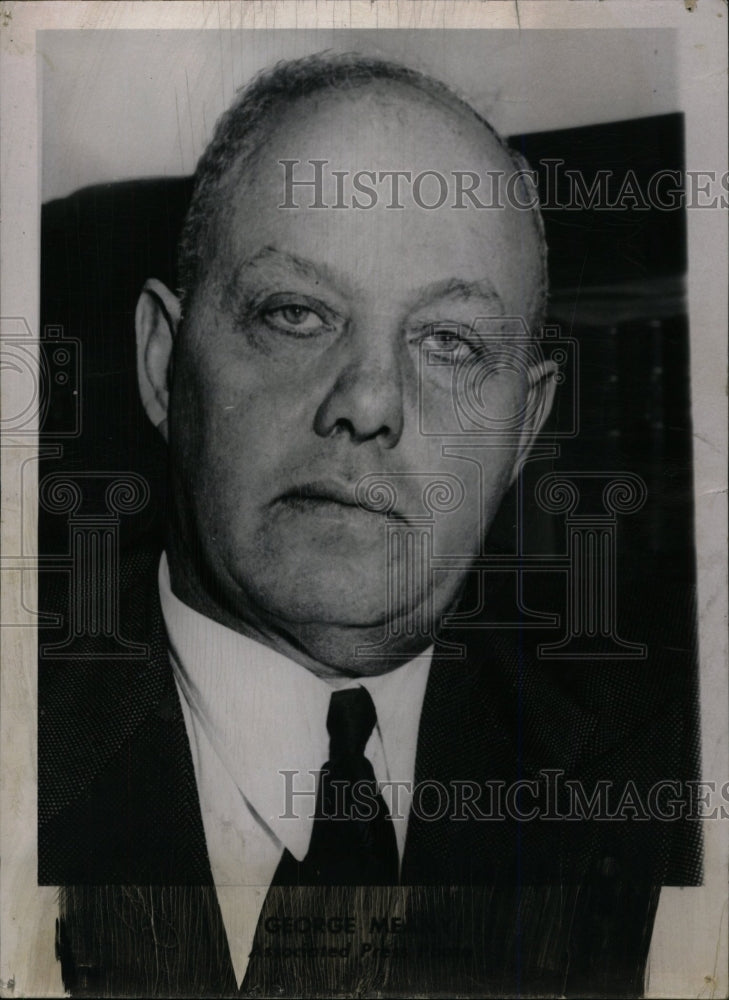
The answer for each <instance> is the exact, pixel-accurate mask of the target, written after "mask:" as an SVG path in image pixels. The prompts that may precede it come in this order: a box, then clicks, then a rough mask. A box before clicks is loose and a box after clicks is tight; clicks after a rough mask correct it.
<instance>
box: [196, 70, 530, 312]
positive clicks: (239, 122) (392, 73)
mask: <svg viewBox="0 0 729 1000" xmlns="http://www.w3.org/2000/svg"><path fill="white" fill-rule="evenodd" d="M375 81H386V82H390V83H395V84H401V85H404V86H407V87H410V88H411V89H413V90H415V91H417V92H420V93H421V94H423V95H425V96H426V97H428V98H429V99H430V100H432V101H434V102H436V103H438V104H440V105H441V106H445V107H446V108H449V109H450V110H452V111H454V112H456V113H460V114H464V115H466V116H467V117H470V118H472V119H475V120H476V121H477V122H478V123H479V124H480V125H482V126H483V128H485V129H486V131H487V132H488V134H489V135H490V136H491V137H492V139H494V140H495V141H496V143H497V144H498V145H499V146H500V147H501V149H502V150H503V151H504V153H505V154H506V156H507V157H508V158H509V159H510V160H511V162H512V163H513V165H514V170H515V172H516V173H518V174H519V176H520V180H521V183H526V181H525V180H524V178H526V177H528V174H529V166H528V164H527V162H526V160H525V159H524V158H523V157H522V156H521V155H520V154H519V153H517V152H516V151H515V150H513V149H512V148H511V147H510V146H509V145H508V144H507V143H506V142H505V141H504V139H503V138H502V137H501V136H500V135H499V134H498V132H497V131H496V130H495V129H494V128H493V126H492V125H491V124H490V122H488V121H487V120H486V119H485V118H484V117H483V116H482V115H480V114H479V113H478V112H477V111H476V110H475V109H474V108H473V107H472V106H471V105H470V104H469V103H468V102H467V101H465V100H464V99H463V98H461V97H460V96H459V95H458V94H457V93H456V92H455V91H454V90H453V89H451V88H450V87H448V86H446V84H444V83H441V82H440V81H439V80H436V79H434V78H433V77H431V76H428V75H426V74H425V73H421V72H419V71H418V70H414V69H411V68H409V67H407V66H404V65H402V64H400V63H395V62H390V61H388V60H385V59H378V58H374V57H371V56H364V55H361V54H360V53H357V52H348V53H343V54H334V53H329V52H324V53H319V54H316V55H310V56H305V57H304V58H301V59H293V60H285V61H282V62H279V63H277V64H276V65H275V66H273V67H272V68H270V69H267V70H263V71H262V72H260V73H259V74H258V75H257V76H255V77H254V78H253V79H252V80H251V81H250V83H248V85H247V86H245V87H243V88H241V90H240V91H239V93H238V96H237V98H236V100H235V101H234V102H233V104H232V105H231V106H230V107H229V108H228V110H227V111H225V112H224V113H223V114H222V115H221V117H220V118H219V119H218V121H217V123H216V126H215V131H214V133H213V137H212V139H211V141H210V143H209V144H208V146H207V148H206V149H205V151H204V153H203V154H202V156H201V157H200V160H199V161H198V164H197V169H196V171H195V178H194V185H193V194H192V198H191V201H190V206H189V208H188V211H187V215H186V217H185V222H184V225H183V228H182V233H181V235H180V239H179V243H178V248H177V278H178V292H179V295H180V299H181V300H182V302H183V303H184V302H185V301H188V300H189V298H190V297H191V295H192V292H193V291H194V289H195V287H196V286H197V285H198V283H199V282H200V281H201V280H202V278H203V277H204V274H205V269H206V267H207V266H208V265H209V264H210V263H211V261H212V258H213V248H214V236H215V233H216V227H217V226H218V223H219V217H220V215H221V213H222V212H223V211H224V210H225V208H226V206H225V203H224V199H223V198H222V197H221V194H222V188H223V181H224V179H225V177H226V175H227V174H228V173H229V172H230V171H231V170H232V169H233V168H234V167H235V168H236V169H237V172H238V175H240V173H241V172H242V171H243V170H244V169H245V167H246V166H247V164H248V163H249V162H250V160H251V158H252V157H253V155H254V154H255V153H256V152H257V150H258V149H260V147H261V145H262V144H263V143H264V142H265V140H266V139H267V138H268V137H269V136H270V134H271V133H272V132H273V130H274V129H275V128H276V125H277V122H278V120H279V118H280V115H281V113H282V111H283V110H284V109H285V108H287V107H288V106H290V105H291V104H292V103H293V102H294V101H296V100H299V99H300V98H304V97H308V96H309V95H311V94H315V93H318V92H322V91H331V90H334V91H351V90H355V89H357V88H361V87H366V86H368V85H370V84H372V83H373V82H375ZM529 193H530V195H532V196H533V195H534V194H535V192H534V191H533V190H532V189H530V192H529ZM533 200H534V201H535V199H533ZM528 211H529V215H530V217H531V218H532V219H533V221H534V225H535V228H536V235H537V240H538V242H539V247H540V254H541V280H540V288H539V290H538V295H537V301H536V303H535V307H534V309H533V310H532V316H531V317H530V319H531V322H532V326H533V327H534V325H538V324H539V323H541V322H542V319H543V315H544V309H545V304H546V294H547V263H546V261H547V245H546V240H545V236H544V223H543V220H542V216H541V212H540V211H539V208H538V207H537V206H536V203H535V206H534V207H533V208H530V209H529V210H528Z"/></svg>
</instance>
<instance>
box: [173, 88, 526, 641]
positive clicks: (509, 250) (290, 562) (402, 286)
mask: <svg viewBox="0 0 729 1000" xmlns="http://www.w3.org/2000/svg"><path fill="white" fill-rule="evenodd" d="M292 159H294V160H298V161H300V163H299V165H298V166H297V167H296V177H297V178H300V177H306V178H308V177H311V176H313V168H312V167H311V165H310V164H309V161H310V160H315V159H319V160H322V159H323V160H327V161H328V163H327V166H326V167H325V169H324V176H325V178H329V180H328V181H327V184H328V187H327V188H326V194H325V199H326V201H327V204H331V203H333V202H334V201H335V199H336V194H335V189H334V182H333V181H332V180H331V172H332V171H335V170H338V171H348V172H349V174H348V179H347V180H345V190H346V199H347V203H348V205H349V207H347V208H341V209H335V208H311V207H309V206H310V204H311V203H312V202H313V200H314V195H313V193H312V191H311V190H310V189H307V188H299V189H295V190H294V199H295V201H296V202H297V203H298V205H299V207H298V208H296V209H292V208H289V209H283V208H280V207H279V206H280V205H281V203H282V202H284V200H285V198H286V192H285V190H284V167H283V166H282V165H281V164H280V161H282V160H292ZM393 169H407V170H410V171H412V174H413V176H415V175H416V174H417V173H419V172H421V171H424V170H434V171H438V172H439V173H440V174H442V175H443V176H444V177H445V178H452V177H453V171H458V170H461V171H463V170H476V171H478V172H479V173H482V172H484V171H486V170H489V169H491V170H504V171H508V170H510V169H513V167H512V166H511V164H510V162H509V160H508V159H507V157H506V155H505V154H504V153H503V151H502V150H501V149H500V148H499V147H498V146H497V144H496V142H495V141H493V140H492V139H491V138H490V137H489V136H488V135H487V134H486V132H485V130H484V129H483V128H482V127H480V126H479V125H478V124H477V123H476V122H471V121H470V120H468V119H466V118H465V117H460V116H457V115H454V114H453V113H452V112H449V111H447V110H445V109H442V108H440V107H436V106H434V105H432V104H430V103H428V102H425V101H423V100H421V99H419V98H417V97H415V96H413V95H412V94H410V93H408V92H407V91H406V90H403V89H399V88H396V87H387V86H385V87H377V86H373V87H370V88H367V89H364V90H359V91H356V92H353V93H352V92H350V93H349V94H345V95H335V94H323V95H320V96H317V97H316V98H308V99H304V100H301V101H299V102H297V103H296V104H295V105H294V106H292V107H291V108H290V110H289V111H288V113H287V115H286V116H285V117H284V118H283V119H282V120H281V121H280V123H279V124H278V125H277V128H276V131H275V132H274V134H273V135H272V136H271V137H270V138H269V139H268V141H267V142H266V143H265V144H264V145H263V147H262V148H261V149H260V150H259V151H258V152H257V154H256V156H255V158H254V160H253V162H252V163H251V164H250V165H249V166H248V167H247V169H246V171H245V173H244V176H243V178H242V179H240V178H239V179H236V180H234V181H231V182H229V184H228V186H227V187H226V188H225V191H224V197H226V198H227V199H228V202H227V203H226V204H227V207H226V211H225V212H224V213H223V218H222V220H221V222H220V224H219V227H218V232H217V241H216V248H215V252H214V257H213V259H212V262H211V265H210V267H209V268H208V270H207V273H206V276H205V277H204V278H203V280H202V281H201V283H200V285H199V286H198V288H197V289H196V290H195V293H194V295H193V296H192V299H191V301H190V303H189V307H188V312H187V315H186V316H185V318H184V322H183V324H182V327H181V329H180V332H179V335H178V342H177V345H176V348H175V355H174V377H173V380H172V390H171V405H170V423H169V435H170V446H171V454H172V469H173V483H174V485H173V492H174V496H175V502H176V503H177V505H178V522H179V524H180V525H181V528H180V530H181V532H182V534H183V535H184V536H185V538H184V544H185V546H186V548H187V550H188V553H191V554H196V557H199V554H202V558H203V561H204V563H205V570H206V574H207V578H208V579H209V580H212V581H213V584H214V586H215V588H216V591H217V593H218V594H219V595H221V597H222V599H223V600H224V602H225V604H226V605H227V607H228V608H232V609H239V610H240V614H241V617H243V618H245V615H246V613H247V610H248V611H249V610H250V609H251V608H254V609H255V614H256V615H257V616H259V617H261V618H263V619H265V620H268V621H270V622H272V623H275V626H276V627H278V628H280V629H282V630H283V631H285V632H288V633H289V634H293V635H299V634H301V633H302V631H306V629H307V628H308V627H309V626H311V625H312V624H316V625H322V626H327V625H329V626H335V627H345V628H350V627H354V628H358V627H363V628H371V627H372V626H378V625H381V624H382V623H383V622H385V621H386V620H387V619H388V618H389V619H398V618H400V617H401V616H402V615H403V614H405V613H406V612H407V611H408V610H409V611H412V610H413V609H414V608H416V609H417V608H422V607H423V606H425V605H427V604H428V602H432V607H433V617H434V619H435V621H436V622H437V619H438V616H439V614H440V613H442V611H443V610H445V609H447V608H448V607H449V606H450V605H451V604H452V602H453V599H454V595H455V594H456V593H457V592H458V590H459V587H460V585H461V583H462V579H463V569H460V570H459V571H454V572H441V573H438V574H435V575H429V574H425V575H423V574H422V573H417V572H415V571H414V568H413V567H414V565H415V563H413V562H412V561H411V560H410V558H409V557H408V556H406V555H405V551H406V550H407V549H408V545H410V543H411V542H412V539H413V538H414V537H420V535H422V532H423V530H425V529H424V527H423V523H422V519H423V515H427V514H428V509H427V506H424V502H423V491H424V488H425V487H427V485H428V484H429V483H432V482H434V481H436V480H437V479H438V477H439V476H440V477H441V479H442V478H444V477H445V478H448V477H450V478H449V480H448V481H449V482H450V484H451V485H452V486H453V483H454V478H453V477H457V480H458V481H460V483H461V484H462V486H463V492H464V496H463V500H462V502H461V503H460V506H459V509H458V510H457V511H456V512H453V511H451V512H449V513H445V514H438V513H436V514H435V515H432V514H431V522H430V523H431V527H432V530H433V545H434V547H435V549H437V553H436V554H438V555H458V556H466V557H467V556H468V555H473V554H474V553H476V552H477V551H478V549H479V547H480V542H481V536H482V532H483V531H484V529H487V528H488V525H489V524H490V522H491V519H492V517H493V515H494V513H495V512H496V509H497V507H498V505H499V502H500V500H501V498H502V496H503V494H504V492H505V490H506V488H507V487H508V484H509V482H510V479H511V476H512V473H513V468H514V462H515V459H516V456H517V450H518V443H517V442H516V441H514V440H513V439H512V440H510V441H504V442H503V443H502V444H501V445H500V446H499V447H491V448H489V449H481V450H479V451H478V452H474V453H472V458H473V457H477V458H478V464H477V463H474V462H473V461H472V460H471V461H464V460H462V459H461V460H459V459H458V458H454V457H449V456H445V455H444V454H443V444H444V441H445V440H446V439H445V438H443V437H439V436H438V435H437V434H436V435H428V434H425V433H423V427H424V426H426V425H427V426H429V427H435V428H438V427H439V426H441V427H444V426H445V424H449V425H450V424H452V420H450V419H449V418H446V417H445V416H444V415H445V414H446V413H447V414H452V412H453V399H452V386H453V369H452V367H449V366H439V365H435V366H433V367H432V368H429V369H428V370H427V372H425V373H423V370H422V367H421V357H422V356H423V351H424V350H427V349H429V348H431V347H432V348H435V349H437V348H438V346H439V344H440V343H441V342H442V339H443V337H444V336H445V337H446V338H449V344H450V345H452V343H453V338H454V337H455V338H456V340H457V341H458V346H457V351H458V353H459V356H460V357H461V358H464V357H468V356H469V352H471V351H472V350H473V348H474V344H472V343H470V342H469V339H468V336H469V335H468V331H469V327H470V325H471V324H472V323H473V321H474V319H476V318H477V317H486V316H488V317H498V316H516V315H527V310H528V308H530V307H531V306H532V304H533V302H534V301H535V298H536V294H537V288H538V283H539V274H540V265H539V248H538V242H537V238H536V233H535V229H534V223H533V220H532V219H530V218H529V217H528V213H524V212H522V213H520V212H518V211H517V210H515V209H514V208H507V209H505V210H494V209H489V210H479V209H477V208H474V207H467V208H461V209H454V208H452V207H451V204H452V201H453V197H452V194H451V193H450V192H449V197H448V200H447V201H446V203H445V204H444V206H443V207H442V208H440V209H438V210H433V211H428V210H426V209H423V208H422V207H419V206H418V205H417V204H415V203H414V202H413V200H412V197H411V196H410V193H409V191H410V189H407V190H406V189H405V188H403V193H402V196H401V201H402V203H403V204H404V205H405V207H404V208H402V209H393V208H388V207H387V205H388V203H389V202H390V198H389V197H387V196H386V193H387V192H388V189H387V188H385V187H383V186H382V185H377V187H378V190H379V192H380V197H379V198H378V202H377V204H376V205H375V206H374V207H372V208H369V209H356V208H353V207H351V194H352V188H351V176H352V174H354V173H356V172H357V171H362V170H370V171H383V170H393ZM449 183H451V184H452V180H451V181H449ZM436 194H437V189H436V188H428V187H427V185H426V186H424V187H423V188H422V200H426V201H428V203H430V202H432V201H433V200H435V195H436ZM359 200H360V202H362V201H364V202H365V203H366V202H367V201H368V200H369V199H365V198H363V197H362V196H360V198H359ZM467 204H468V202H467ZM436 357H437V355H436ZM525 382H526V380H525V379H524V378H523V377H521V376H519V375H515V374H514V373H513V372H501V373H500V372H495V373H494V374H492V375H491V376H490V377H489V379H488V381H487V383H485V385H487V387H488V393H489V400H488V408H489V412H490V413H492V414H493V415H494V417H495V418H496V419H498V418H499V416H500V415H503V416H508V415H510V414H513V413H515V412H516V411H518V410H519V407H520V405H522V404H523V401H524V398H525V394H526V392H527V386H526V384H525ZM448 429H450V430H453V429H454V428H453V426H449V428H448ZM448 440H449V441H451V443H452V438H449V439H448ZM466 454H467V455H468V454H469V453H468V452H466ZM479 464H480V466H481V469H480V472H479ZM364 477H373V478H377V479H379V480H385V481H389V482H390V483H391V484H392V485H393V487H394V488H395V490H396V493H397V499H396V501H395V506H394V511H391V512H390V517H389V518H388V517H387V516H386V513H383V512H382V511H377V510H374V509H368V508H367V506H365V507H362V506H358V505H357V503H356V501H355V489H356V487H357V484H358V483H359V482H360V481H361V480H363V478H364ZM366 482H367V483H370V484H371V483H372V479H368V480H367V481H366ZM456 485H457V484H456ZM433 518H434V519H433ZM419 519H420V520H419ZM388 530H389V531H390V532H391V533H394V536H397V535H398V533H399V534H400V537H401V540H402V539H404V538H405V535H406V534H407V531H408V530H410V532H411V535H410V542H406V543H405V544H400V543H398V542H395V543H394V544H392V545H391V546H390V548H389V549H388V541H387V539H388ZM427 530H430V529H427ZM413 532H414V534H413ZM398 574H399V575H398ZM393 581H396V582H395V583H393ZM388 584H390V586H389V587H388ZM388 592H389V593H390V598H389V601H388Z"/></svg>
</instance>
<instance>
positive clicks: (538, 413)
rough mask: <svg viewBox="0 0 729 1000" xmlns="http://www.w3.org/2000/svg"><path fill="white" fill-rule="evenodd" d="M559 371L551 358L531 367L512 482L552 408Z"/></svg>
mask: <svg viewBox="0 0 729 1000" xmlns="http://www.w3.org/2000/svg"><path fill="white" fill-rule="evenodd" d="M558 371H559V369H558V367H557V365H556V364H555V363H554V361H552V360H551V359H549V358H543V359H541V360H540V361H538V362H537V363H535V364H533V365H532V366H531V367H530V368H529V372H528V377H529V391H528V395H527V401H526V406H525V408H524V413H525V421H524V426H523V427H522V432H521V436H520V439H519V448H518V451H517V454H516V459H515V461H514V469H513V471H512V473H511V482H512V483H513V482H514V480H515V479H516V476H517V473H518V472H519V470H520V469H521V467H522V465H523V464H524V462H526V460H527V458H528V457H529V452H530V451H531V450H532V445H533V444H534V442H535V440H536V438H537V435H538V434H539V432H540V430H541V429H542V427H543V426H544V422H545V420H546V419H547V417H548V416H549V414H550V412H551V410H552V404H553V402H554V393H555V390H556V388H557V379H556V375H557V373H558Z"/></svg>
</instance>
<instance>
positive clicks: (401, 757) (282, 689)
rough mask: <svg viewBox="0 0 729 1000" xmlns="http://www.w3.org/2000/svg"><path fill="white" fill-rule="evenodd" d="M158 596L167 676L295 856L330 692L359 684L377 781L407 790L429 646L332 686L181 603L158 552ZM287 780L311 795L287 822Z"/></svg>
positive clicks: (302, 838) (308, 821)
mask: <svg viewBox="0 0 729 1000" xmlns="http://www.w3.org/2000/svg"><path fill="white" fill-rule="evenodd" d="M159 589H160V599H161V604H162V613H163V616H164V620H165V625H166V627H167V633H168V636H169V642H170V651H171V654H172V656H171V659H172V666H173V670H174V672H175V676H176V679H177V682H178V684H179V686H180V689H181V691H182V693H183V696H184V698H185V700H186V701H187V703H188V705H189V707H190V710H191V712H192V713H193V714H194V716H195V718H196V720H197V723H198V724H199V725H200V726H201V727H202V728H203V730H204V732H205V734H206V735H207V737H208V739H209V740H210V742H211V744H212V745H213V747H214V749H215V751H216V753H217V754H218V756H219V757H220V759H221V761H222V762H223V764H224V766H225V768H226V770H227V771H228V773H229V774H230V776H231V779H232V780H233V781H234V783H235V784H236V786H237V787H238V788H239V790H240V791H241V793H242V795H243V796H244V797H245V799H246V801H247V802H248V804H249V806H250V807H251V808H252V809H253V810H254V811H255V812H256V813H257V815H258V817H259V818H260V820H262V821H263V822H264V823H265V824H266V825H268V827H269V828H270V829H271V830H272V832H273V833H274V834H275V836H276V837H277V838H278V839H279V840H280V841H281V843H282V844H284V846H286V847H287V848H288V849H289V851H291V853H292V854H293V855H294V857H296V858H297V859H299V860H301V859H302V858H303V857H304V856H305V854H306V852H307V850H308V846H309V841H310V838H311V826H312V823H313V814H314V805H315V797H314V789H315V786H316V774H317V773H318V772H319V770H320V769H321V767H322V765H323V764H324V762H325V761H326V760H327V757H328V751H329V739H328V735H327V729H326V717H327V713H328V711H329V700H330V698H331V694H332V691H333V690H334V689H335V687H340V688H341V687H342V686H354V685H355V684H358V683H361V684H362V685H363V686H364V687H366V688H367V690H368V691H369V693H370V695H371V696H372V700H373V701H374V704H375V709H376V711H377V720H378V725H377V730H376V733H375V734H373V735H374V737H375V738H376V734H377V732H378V731H379V735H380V736H381V739H382V747H383V750H384V757H385V769H386V772H387V773H385V774H380V773H377V777H378V778H380V779H381V780H394V781H412V779H413V774H414V768H415V752H416V743H417V733H418V727H419V721H420V713H421V710H422V703H423V698H424V696H425V685H426V682H427V678H428V673H429V668H430V662H431V658H432V647H430V648H429V649H428V650H426V651H425V652H423V653H421V654H419V655H418V656H416V657H415V658H414V659H412V660H409V661H408V662H407V663H405V664H403V665H402V666H400V667H397V668H395V669H394V670H392V671H390V672H388V673H385V674H380V675H378V676H375V677H363V678H358V679H356V680H353V681H351V682H348V683H347V684H346V685H342V684H341V682H339V683H337V684H332V683H330V682H327V681H326V680H324V679H322V678H319V677H317V676H316V675H315V674H313V673H312V672H311V671H310V670H307V669H306V668H305V667H303V666H302V665H301V664H299V663H296V662H294V661H293V660H290V659H289V658H288V657H286V656H284V655H283V654H282V653H279V652H277V651H276V650H274V649H271V648H270V647H269V646H265V645H264V644H263V643H260V642H258V641H256V640H255V639H251V638H250V637H249V636H245V635H242V634H241V633H239V632H235V631H233V630H232V629H229V628H227V627H226V626H224V625H221V624H220V623H218V622H215V621H213V620H212V619H210V618H207V617H206V616H204V615H201V614H200V613H199V612H197V611H195V610H194V609H192V608H190V607H189V606H188V605H187V604H184V603H183V602H182V601H180V600H179V598H177V597H176V596H175V595H174V594H173V593H172V589H171V586H170V577H169V569H168V565H167V558H166V555H165V554H164V553H163V555H162V559H161V561H160V568H159ZM367 753H368V756H369V744H368V749H367ZM287 771H288V772H292V771H293V772H295V774H294V775H293V777H292V778H290V779H288V780H289V781H291V782H292V783H293V787H294V788H295V789H297V790H304V791H308V792H311V794H310V795H309V796H307V795H304V796H299V797H297V799H295V800H294V809H295V812H296V815H297V819H296V820H292V819H290V818H288V819H287V818H286V816H285V813H286V807H287V802H286V780H287V779H286V778H285V777H284V772H287ZM376 771H377V769H376Z"/></svg>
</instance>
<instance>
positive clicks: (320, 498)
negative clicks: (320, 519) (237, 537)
mask: <svg viewBox="0 0 729 1000" xmlns="http://www.w3.org/2000/svg"><path fill="white" fill-rule="evenodd" d="M273 503H274V504H279V503H280V504H284V505H285V506H287V507H289V508H291V509H294V510H300V511H311V510H313V509H316V508H317V507H319V508H321V509H322V510H324V509H326V508H327V507H329V508H331V507H332V505H334V506H336V507H340V508H350V509H351V510H352V511H364V512H366V513H369V514H379V515H380V516H388V517H390V518H394V519H395V520H399V521H407V518H406V517H405V516H404V515H403V514H401V513H400V512H399V511H396V510H390V511H387V510H383V509H382V507H381V506H378V505H376V504H374V503H372V504H370V503H368V502H367V500H366V499H362V500H358V499H356V498H355V488H354V485H351V486H347V485H345V484H343V483H337V482H334V481H324V480H315V481H312V482H307V483H299V484H298V485H297V486H293V487H291V488H290V489H288V490H285V491H284V492H283V493H281V494H280V495H279V496H278V497H276V499H275V500H274V501H273Z"/></svg>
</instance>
